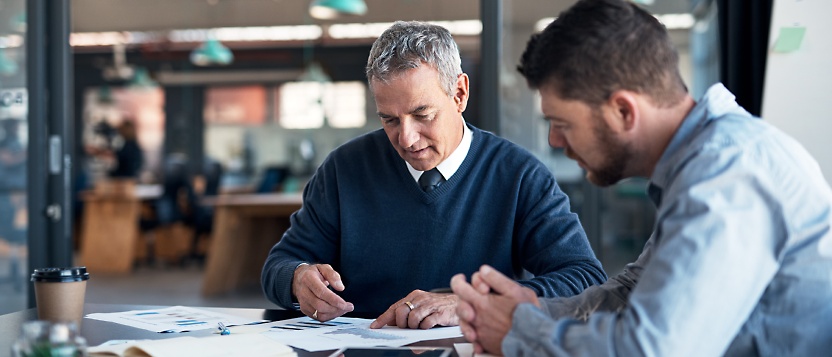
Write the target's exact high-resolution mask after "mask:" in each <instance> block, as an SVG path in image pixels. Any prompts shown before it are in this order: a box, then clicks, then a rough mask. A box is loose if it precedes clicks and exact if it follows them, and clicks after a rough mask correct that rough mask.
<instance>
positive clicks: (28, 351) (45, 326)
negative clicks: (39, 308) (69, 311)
mask: <svg viewBox="0 0 832 357" xmlns="http://www.w3.org/2000/svg"><path fill="white" fill-rule="evenodd" d="M21 330H22V331H21V334H20V337H18V338H17V341H15V343H14V345H13V346H12V356H14V357H85V356H87V340H85V339H84V338H83V337H81V335H80V334H79V333H78V327H77V326H76V325H75V323H74V322H49V321H27V322H24V323H23V327H22V328H21Z"/></svg>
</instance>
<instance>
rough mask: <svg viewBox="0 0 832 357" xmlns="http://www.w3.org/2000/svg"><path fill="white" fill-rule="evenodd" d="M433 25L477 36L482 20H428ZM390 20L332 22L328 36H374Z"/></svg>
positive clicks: (461, 34) (338, 37) (458, 33)
mask: <svg viewBox="0 0 832 357" xmlns="http://www.w3.org/2000/svg"><path fill="white" fill-rule="evenodd" d="M429 22H430V23H432V24H434V25H439V26H442V27H444V28H446V29H448V31H450V32H451V34H452V35H460V36H477V35H479V34H480V33H482V21H480V20H457V21H429ZM392 25H393V23H392V22H374V23H363V24H360V23H359V24H332V25H331V26H329V28H328V29H327V33H328V34H329V37H332V38H335V39H344V38H376V37H378V36H379V35H381V33H382V32H384V30H386V29H387V28H389V27H390V26H392Z"/></svg>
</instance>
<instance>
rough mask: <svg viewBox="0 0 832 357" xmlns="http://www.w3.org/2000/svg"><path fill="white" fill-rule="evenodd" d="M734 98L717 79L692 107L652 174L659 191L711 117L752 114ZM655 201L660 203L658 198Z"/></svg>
mask: <svg viewBox="0 0 832 357" xmlns="http://www.w3.org/2000/svg"><path fill="white" fill-rule="evenodd" d="M734 98H735V97H734V94H732V93H731V92H730V91H728V89H726V88H725V86H724V85H722V83H717V84H714V85H712V86H711V87H710V88H708V90H707V91H706V92H705V95H704V96H702V99H701V100H700V101H699V102H698V103H697V104H696V106H694V107H693V109H691V111H690V112H689V113H688V115H687V116H686V117H685V119H684V120H683V121H682V125H680V126H679V129H677V130H676V133H675V134H673V139H671V140H670V143H668V145H667V148H666V149H665V150H664V153H662V157H661V158H660V159H659V161H658V162H657V163H656V168H655V169H654V170H653V175H652V176H651V177H650V184H651V185H653V186H657V187H656V188H655V189H658V190H659V191H658V192H661V190H663V189H664V188H666V187H667V184H668V181H669V180H670V175H671V173H672V171H673V169H674V168H675V166H676V165H678V164H679V163H680V162H681V161H682V158H681V157H680V156H682V155H688V154H689V152H688V151H687V150H684V149H685V147H686V145H688V144H690V143H691V142H692V141H693V139H694V137H695V136H696V135H698V134H699V132H700V131H701V130H702V128H703V127H704V126H705V125H706V124H707V123H708V122H709V121H711V120H714V119H717V118H719V117H722V116H724V115H726V114H728V113H732V112H734V113H741V114H744V115H749V114H748V112H746V111H745V109H743V108H742V107H740V106H739V104H737V102H736V101H735V100H734ZM659 196H660V195H659ZM657 198H658V197H657ZM659 201H660V199H659ZM654 203H657V205H658V202H654Z"/></svg>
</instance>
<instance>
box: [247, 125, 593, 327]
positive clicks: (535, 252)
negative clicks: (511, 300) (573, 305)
mask: <svg viewBox="0 0 832 357" xmlns="http://www.w3.org/2000/svg"><path fill="white" fill-rule="evenodd" d="M469 127H471V129H472V130H473V141H472V143H471V149H470V150H469V152H468V155H467V157H466V158H465V160H464V161H463V163H462V165H461V166H460V168H459V170H458V171H457V172H456V173H455V174H454V175H453V176H452V177H451V178H450V179H449V180H448V181H447V182H445V183H444V184H442V185H441V186H439V188H437V189H436V190H434V191H433V192H431V193H425V192H423V191H422V190H421V189H420V188H419V185H418V184H417V183H416V181H415V180H414V179H413V177H412V176H411V175H410V173H409V172H408V170H407V167H406V166H405V162H404V160H402V158H401V157H400V156H399V155H398V154H397V153H396V151H395V150H394V149H393V147H392V145H390V142H389V141H388V139H387V136H386V135H385V133H384V131H383V130H381V129H379V130H377V131H374V132H371V133H368V134H366V135H363V136H361V137H358V138H356V139H353V140H352V141H350V142H348V143H346V144H344V145H342V146H340V147H339V148H337V149H335V150H334V151H333V152H332V153H330V155H329V157H327V158H326V160H325V161H324V162H323V164H322V165H321V167H320V168H318V170H317V172H316V173H315V175H314V176H313V177H312V179H311V180H310V181H309V183H308V184H307V185H306V188H305V189H304V192H303V208H301V209H300V210H299V211H298V212H296V213H295V214H293V215H292V217H291V227H290V228H289V229H288V230H287V231H286V233H285V234H284V235H283V238H282V239H281V240H280V242H279V243H277V244H276V245H275V246H274V248H272V250H271V252H270V253H269V257H268V259H267V260H266V264H265V266H264V267H263V274H262V277H261V280H262V283H263V289H264V291H265V293H266V296H267V297H268V298H269V300H271V301H272V302H274V303H276V304H277V305H280V306H282V307H284V308H292V302H293V297H292V291H291V290H292V278H293V274H294V270H295V268H296V267H297V266H298V264H300V263H302V262H308V263H313V264H314V263H328V264H331V265H332V266H333V268H335V270H336V271H338V272H339V273H340V274H341V277H342V279H343V281H344V285H345V286H346V289H345V290H344V291H343V292H338V294H340V295H341V296H342V297H343V298H344V300H346V301H348V302H351V303H353V304H354V305H355V310H356V311H366V312H379V313H380V312H383V311H384V310H386V309H387V308H388V307H389V306H390V305H391V304H392V303H394V302H396V301H397V300H398V299H401V298H403V297H404V296H405V295H407V294H409V293H410V292H411V291H413V290H415V289H422V290H430V289H434V288H440V287H447V286H448V285H449V283H450V279H451V277H452V276H453V275H454V274H457V273H464V274H466V275H468V276H470V274H472V273H473V272H474V271H476V270H477V269H479V267H480V265H482V264H490V265H491V266H493V267H494V268H496V269H497V270H499V271H501V272H503V273H505V274H507V275H509V276H515V277H517V276H519V274H520V273H521V272H522V270H523V269H525V270H527V271H529V272H531V273H532V274H534V275H535V277H534V278H531V279H528V280H522V281H520V282H521V283H522V284H524V285H526V286H528V287H530V288H532V289H533V290H535V291H536V292H537V294H538V295H539V296H545V297H554V296H571V295H574V294H578V293H580V292H581V291H583V290H584V289H585V288H586V287H588V286H590V285H593V284H599V283H602V282H604V281H605V280H606V274H605V273H604V270H603V269H602V268H601V264H600V262H598V260H597V259H595V255H594V254H593V252H592V249H591V248H590V246H589V242H588V241H587V239H586V234H585V233H584V230H583V228H582V227H581V224H580V222H579V221H578V217H577V216H576V215H575V214H573V213H571V212H570V211H569V200H568V198H567V197H566V195H565V194H564V193H563V192H562V191H561V190H560V188H558V185H557V183H556V182H555V178H554V176H553V175H552V173H551V172H550V171H549V170H548V169H547V168H546V167H545V166H544V165H543V164H542V163H541V162H540V161H538V160H537V159H536V158H535V157H534V156H532V155H531V154H530V153H529V152H527V151H525V150H524V149H522V148H520V147H519V146H517V145H515V144H513V143H511V142H509V141H508V140H505V139H502V138H499V137H497V136H494V135H493V134H491V133H489V132H485V131H482V130H479V129H477V128H475V127H473V126H470V125H469Z"/></svg>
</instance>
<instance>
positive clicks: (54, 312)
mask: <svg viewBox="0 0 832 357" xmlns="http://www.w3.org/2000/svg"><path fill="white" fill-rule="evenodd" d="M89 279H90V274H89V273H87V268H86V267H74V268H41V269H35V271H34V273H32V279H31V280H32V282H34V283H35V301H36V302H37V308H38V319H39V320H46V321H53V322H69V321H72V322H75V323H76V324H77V325H78V326H81V317H82V315H83V314H84V295H85V293H86V290H87V280H89Z"/></svg>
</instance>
